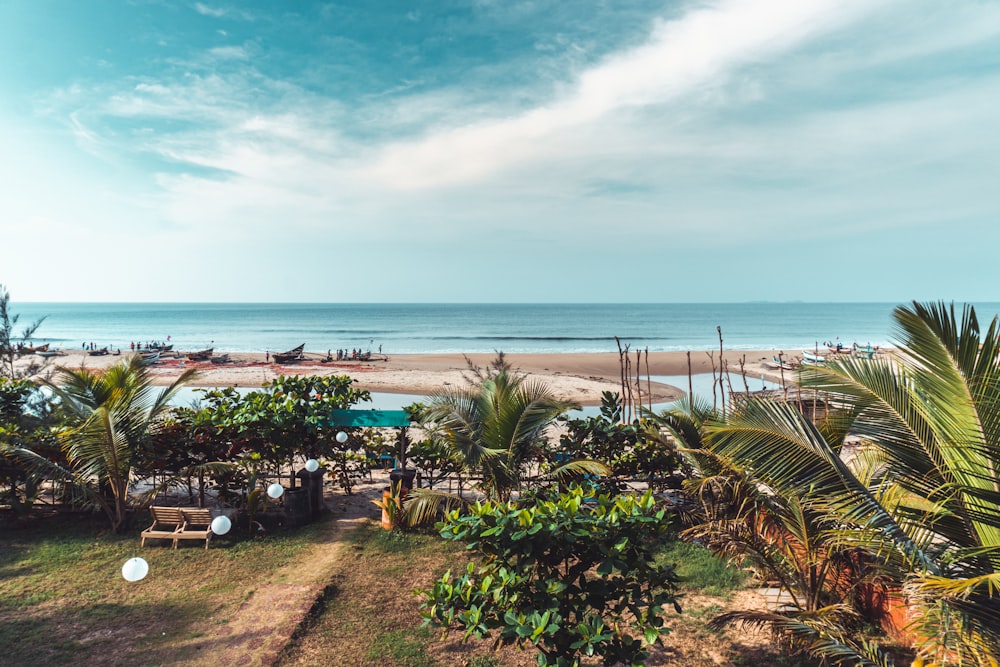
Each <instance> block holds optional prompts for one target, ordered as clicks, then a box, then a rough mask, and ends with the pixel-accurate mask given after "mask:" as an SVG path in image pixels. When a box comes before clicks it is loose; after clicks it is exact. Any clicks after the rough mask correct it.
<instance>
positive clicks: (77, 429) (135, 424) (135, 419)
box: [15, 356, 195, 531]
mask: <svg viewBox="0 0 1000 667" xmlns="http://www.w3.org/2000/svg"><path fill="white" fill-rule="evenodd" d="M194 374H195V373H194V371H193V370H189V371H186V372H184V373H182V374H181V376H180V377H179V378H178V379H177V380H176V381H175V382H174V383H173V384H171V385H170V386H169V387H166V388H164V389H162V390H160V391H156V387H154V386H153V385H152V383H151V378H150V376H149V373H148V371H147V369H146V368H145V367H144V366H143V365H142V363H141V361H140V360H139V358H138V357H137V356H133V357H130V358H129V359H128V360H127V361H122V362H119V363H118V364H115V365H114V366H111V367H110V368H108V369H107V370H105V371H104V372H103V373H100V374H98V373H94V372H92V371H90V370H88V369H86V368H81V369H78V370H69V369H61V370H60V371H59V372H58V374H57V376H56V379H57V381H56V382H54V383H46V384H47V386H48V387H49V389H50V390H51V391H52V392H53V394H55V396H56V397H57V399H58V414H59V416H60V417H61V419H62V423H63V425H64V426H63V428H62V430H61V432H60V433H59V441H60V444H61V447H62V451H63V455H64V456H65V460H66V465H65V466H62V465H60V464H59V462H57V461H52V460H50V459H47V458H45V457H44V456H43V455H42V454H43V452H37V451H33V450H30V449H28V448H26V447H19V448H17V449H16V450H15V453H16V454H17V455H18V456H20V457H21V458H22V460H25V461H27V462H28V463H29V464H30V465H31V466H32V469H33V470H34V471H35V473H36V474H39V475H45V476H47V477H50V478H55V479H59V480H65V481H66V482H67V483H68V484H69V485H70V487H71V489H72V490H73V491H74V492H76V493H78V494H80V496H82V497H83V498H84V499H85V500H87V501H89V502H92V503H94V504H96V505H97V506H99V507H100V508H101V509H102V510H103V511H104V512H105V514H106V515H107V517H108V519H109V521H110V522H111V526H112V528H113V529H114V530H115V531H118V530H121V529H122V527H123V526H124V524H125V520H126V511H127V509H128V506H129V504H130V502H131V500H132V499H131V495H130V488H131V483H132V468H133V465H134V462H135V461H136V459H137V456H138V454H139V452H140V451H142V450H143V449H146V448H148V447H149V445H150V434H151V433H153V432H155V431H156V430H157V429H158V428H160V426H161V424H162V421H161V418H162V416H163V415H164V413H165V412H166V410H167V409H168V403H169V401H170V399H171V397H173V395H174V394H175V393H176V392H177V390H178V389H179V388H180V387H181V386H182V385H183V384H184V383H186V382H187V381H189V380H190V379H191V378H192V377H194Z"/></svg>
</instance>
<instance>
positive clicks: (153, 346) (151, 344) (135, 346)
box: [128, 336, 170, 352]
mask: <svg viewBox="0 0 1000 667" xmlns="http://www.w3.org/2000/svg"><path fill="white" fill-rule="evenodd" d="M169 343H170V336H167V342H166V343H164V342H162V341H158V340H148V341H146V342H145V343H139V342H130V343H129V344H128V349H130V350H132V351H133V352H135V351H138V350H159V349H160V348H162V347H166V346H167V345H168V344H169Z"/></svg>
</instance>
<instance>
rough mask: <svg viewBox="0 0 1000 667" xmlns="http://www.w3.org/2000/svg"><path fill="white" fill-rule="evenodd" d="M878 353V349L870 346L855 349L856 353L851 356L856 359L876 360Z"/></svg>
mask: <svg viewBox="0 0 1000 667" xmlns="http://www.w3.org/2000/svg"><path fill="white" fill-rule="evenodd" d="M877 353H878V348H877V347H872V346H870V345H868V346H866V347H856V348H854V351H853V352H851V356H853V357H854V358H855V359H874V358H875V355H876V354H877Z"/></svg>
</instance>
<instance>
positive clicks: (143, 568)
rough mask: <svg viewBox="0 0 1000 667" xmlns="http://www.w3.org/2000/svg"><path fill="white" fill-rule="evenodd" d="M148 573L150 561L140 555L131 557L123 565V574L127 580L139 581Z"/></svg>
mask: <svg viewBox="0 0 1000 667" xmlns="http://www.w3.org/2000/svg"><path fill="white" fill-rule="evenodd" d="M147 574H149V563H147V562H146V561H145V559H142V558H139V557H138V556H137V557H135V558H129V559H128V560H127V561H125V564H124V565H122V576H123V577H125V581H139V580H140V579H142V578H143V577H145V576H146V575H147Z"/></svg>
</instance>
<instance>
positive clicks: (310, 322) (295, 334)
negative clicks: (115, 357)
mask: <svg viewBox="0 0 1000 667" xmlns="http://www.w3.org/2000/svg"><path fill="white" fill-rule="evenodd" d="M896 305H897V304H894V303H799V302H792V303H772V302H761V303H683V304H678V303H661V304H649V303H644V304H628V303H615V304H577V303H574V304H496V303H492V304H459V303H454V304H452V303H449V304H401V303H377V304H375V303H370V304H361V303H359V304H353V303H352V304H300V303H290V304H289V303H284V304H277V303H27V302H25V303H17V302H13V303H11V306H10V310H11V312H13V313H15V314H17V315H19V316H20V322H19V323H18V326H17V327H15V334H16V333H18V332H20V331H21V329H22V328H23V326H24V325H25V324H28V323H30V322H33V321H36V320H38V319H40V318H43V317H44V318H45V319H44V321H43V322H42V324H41V326H40V327H39V328H38V330H37V332H36V333H35V336H34V338H33V339H34V341H35V343H36V344H41V343H51V344H52V345H53V347H61V348H63V349H69V348H81V347H82V346H83V345H85V344H86V345H89V344H90V343H94V345H96V346H97V347H104V346H109V347H111V348H121V349H128V347H129V344H130V343H131V342H140V343H145V342H150V341H157V342H166V341H168V340H169V342H171V343H173V344H174V346H175V349H178V350H194V349H203V348H206V347H214V348H216V349H217V350H220V351H228V352H264V351H271V352H280V351H284V350H288V349H291V348H294V347H296V346H298V345H300V344H303V343H304V344H305V346H306V347H305V349H306V351H307V352H315V353H321V352H326V351H327V350H337V349H347V350H354V349H358V350H361V351H371V352H376V353H377V352H381V353H383V354H388V355H392V354H410V353H447V352H487V353H489V352H495V351H503V352H506V353H532V352H538V353H551V352H615V351H617V349H618V342H616V340H615V337H617V338H618V339H619V341H620V342H621V344H622V345H623V346H625V345H628V346H629V347H630V348H631V349H632V350H633V351H635V350H646V349H648V350H649V351H650V352H658V351H684V350H692V351H694V350H713V349H718V347H719V332H720V331H721V335H722V339H723V345H724V347H725V348H726V349H731V350H741V349H747V350H750V349H776V350H777V349H782V350H795V349H810V348H813V347H815V346H816V345H817V344H818V345H822V344H823V342H825V341H834V342H835V341H837V340H840V341H842V342H844V343H845V344H846V345H849V344H851V343H853V342H857V343H859V344H861V345H868V344H871V345H878V346H886V345H891V344H892V339H893V323H892V311H893V309H894V308H895V307H896ZM984 309H985V312H984ZM998 309H1000V304H983V305H978V304H977V312H980V313H983V314H987V313H988V314H989V316H990V317H992V315H993V314H995V313H996V312H998Z"/></svg>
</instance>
